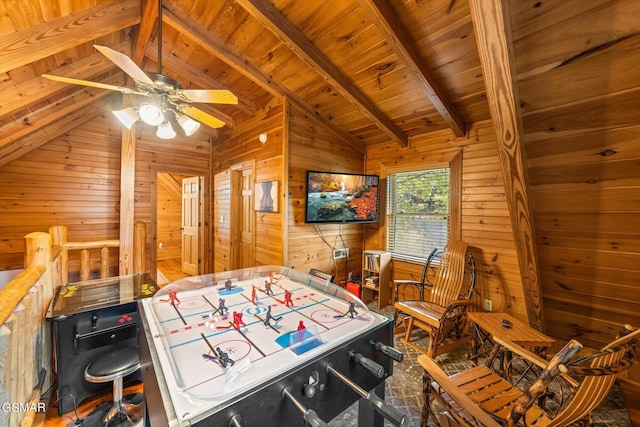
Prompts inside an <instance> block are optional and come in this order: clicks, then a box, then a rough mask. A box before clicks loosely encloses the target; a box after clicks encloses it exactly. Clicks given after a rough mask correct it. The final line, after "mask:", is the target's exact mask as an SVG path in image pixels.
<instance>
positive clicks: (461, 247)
mask: <svg viewBox="0 0 640 427" xmlns="http://www.w3.org/2000/svg"><path fill="white" fill-rule="evenodd" d="M466 254H467V244H466V243H465V242H462V241H449V242H448V243H447V246H445V248H444V252H443V254H442V257H441V258H440V266H439V268H438V269H437V271H436V276H435V279H434V280H433V288H432V289H431V296H430V299H429V300H430V302H432V303H435V304H438V305H441V306H444V307H446V306H448V305H449V304H450V303H451V301H453V300H456V299H458V298H459V296H460V291H461V289H462V284H463V283H464V281H465V280H464V271H465V264H466Z"/></svg>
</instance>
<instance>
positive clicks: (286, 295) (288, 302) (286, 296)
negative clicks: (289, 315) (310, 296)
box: [284, 290, 293, 307]
mask: <svg viewBox="0 0 640 427" xmlns="http://www.w3.org/2000/svg"><path fill="white" fill-rule="evenodd" d="M292 295H293V293H292V292H291V291H289V290H286V291H284V305H286V306H287V307H290V306H292V305H293V301H291V296H292Z"/></svg>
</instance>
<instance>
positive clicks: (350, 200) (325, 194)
mask: <svg viewBox="0 0 640 427" xmlns="http://www.w3.org/2000/svg"><path fill="white" fill-rule="evenodd" d="M379 183H380V177H379V176H378V175H365V174H353V173H339V172H319V171H307V186H306V198H305V218H304V221H305V222H306V223H314V224H318V223H366V222H377V221H378V204H379V203H378V202H379V200H378V198H379V193H378V185H379Z"/></svg>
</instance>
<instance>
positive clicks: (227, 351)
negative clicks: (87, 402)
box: [138, 266, 406, 427]
mask: <svg viewBox="0 0 640 427" xmlns="http://www.w3.org/2000/svg"><path fill="white" fill-rule="evenodd" d="M138 310H139V317H140V322H141V327H140V328H139V331H140V335H141V336H140V338H139V342H140V362H141V369H142V377H143V381H144V392H145V398H146V403H147V414H148V418H149V420H150V422H151V425H152V426H156V425H159V426H164V425H169V426H186V425H196V426H211V425H215V426H231V427H238V426H274V427H275V426H278V427H279V426H289V425H305V424H308V425H314V426H322V425H324V424H325V422H327V421H329V420H331V419H332V418H334V417H335V416H337V415H338V414H340V413H341V412H342V411H343V410H344V409H346V408H347V407H349V406H350V405H351V404H353V403H354V402H356V401H358V402H359V405H358V423H359V425H360V426H367V427H369V426H382V425H383V423H384V419H387V420H389V421H390V422H391V423H392V424H394V425H404V424H405V423H406V417H405V415H404V414H402V413H401V412H400V411H398V410H397V409H396V408H394V407H393V406H391V405H389V404H388V403H387V402H385V401H384V383H385V379H386V378H387V377H389V376H391V375H392V373H393V362H394V361H396V362H399V361H402V353H400V352H398V351H397V350H395V349H394V348H393V322H392V320H391V319H390V318H388V317H387V316H383V315H381V314H378V313H376V312H373V311H370V310H369V309H368V308H367V306H366V305H365V304H364V303H363V302H362V301H361V300H359V299H358V298H357V297H356V296H354V295H352V294H350V293H349V292H347V291H346V290H344V289H343V288H341V287H338V286H336V285H335V284H333V283H331V282H328V281H326V280H323V279H320V278H318V277H315V276H311V275H308V274H305V273H302V272H299V271H297V270H294V269H290V268H286V267H281V266H260V267H254V268H248V269H241V270H235V271H227V272H222V273H215V274H208V275H202V276H194V277H188V278H185V279H181V280H178V281H175V282H172V283H170V284H168V285H166V286H164V287H163V288H162V289H160V290H159V291H158V292H157V293H156V294H155V295H154V296H153V297H152V298H147V299H145V300H142V301H139V302H138Z"/></svg>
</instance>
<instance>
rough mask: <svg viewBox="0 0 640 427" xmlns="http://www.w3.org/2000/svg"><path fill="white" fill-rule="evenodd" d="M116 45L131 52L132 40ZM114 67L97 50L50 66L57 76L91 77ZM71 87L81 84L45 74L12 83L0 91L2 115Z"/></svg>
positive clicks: (0, 115)
mask: <svg viewBox="0 0 640 427" xmlns="http://www.w3.org/2000/svg"><path fill="white" fill-rule="evenodd" d="M114 49H116V50H118V51H120V52H122V53H124V54H125V55H128V54H129V49H130V44H129V43H122V44H120V45H118V46H114ZM115 68H116V66H115V65H114V64H113V62H111V61H110V60H109V59H107V57H106V56H104V55H103V54H101V53H95V54H93V55H91V56H88V57H86V58H82V59H79V60H78V61H75V62H73V63H71V64H70V65H65V66H64V67H60V68H58V69H55V70H51V72H50V73H51V74H54V75H56V76H62V77H70V78H74V79H80V80H92V78H93V77H95V76H98V75H100V74H103V73H106V72H108V71H111V70H113V69H115ZM72 87H78V86H73V85H70V84H68V83H62V82H57V81H53V80H49V79H45V78H43V77H36V78H33V79H30V80H27V81H25V82H24V83H21V84H20V85H18V86H14V87H11V88H10V89H7V90H5V91H2V92H1V93H0V117H3V116H7V115H9V114H12V113H14V112H16V111H20V110H22V109H24V108H28V107H29V106H30V105H31V104H37V103H39V102H40V101H43V100H45V99H47V98H51V97H53V96H56V95H58V94H60V93H61V92H62V91H64V90H68V89H71V88H72Z"/></svg>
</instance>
